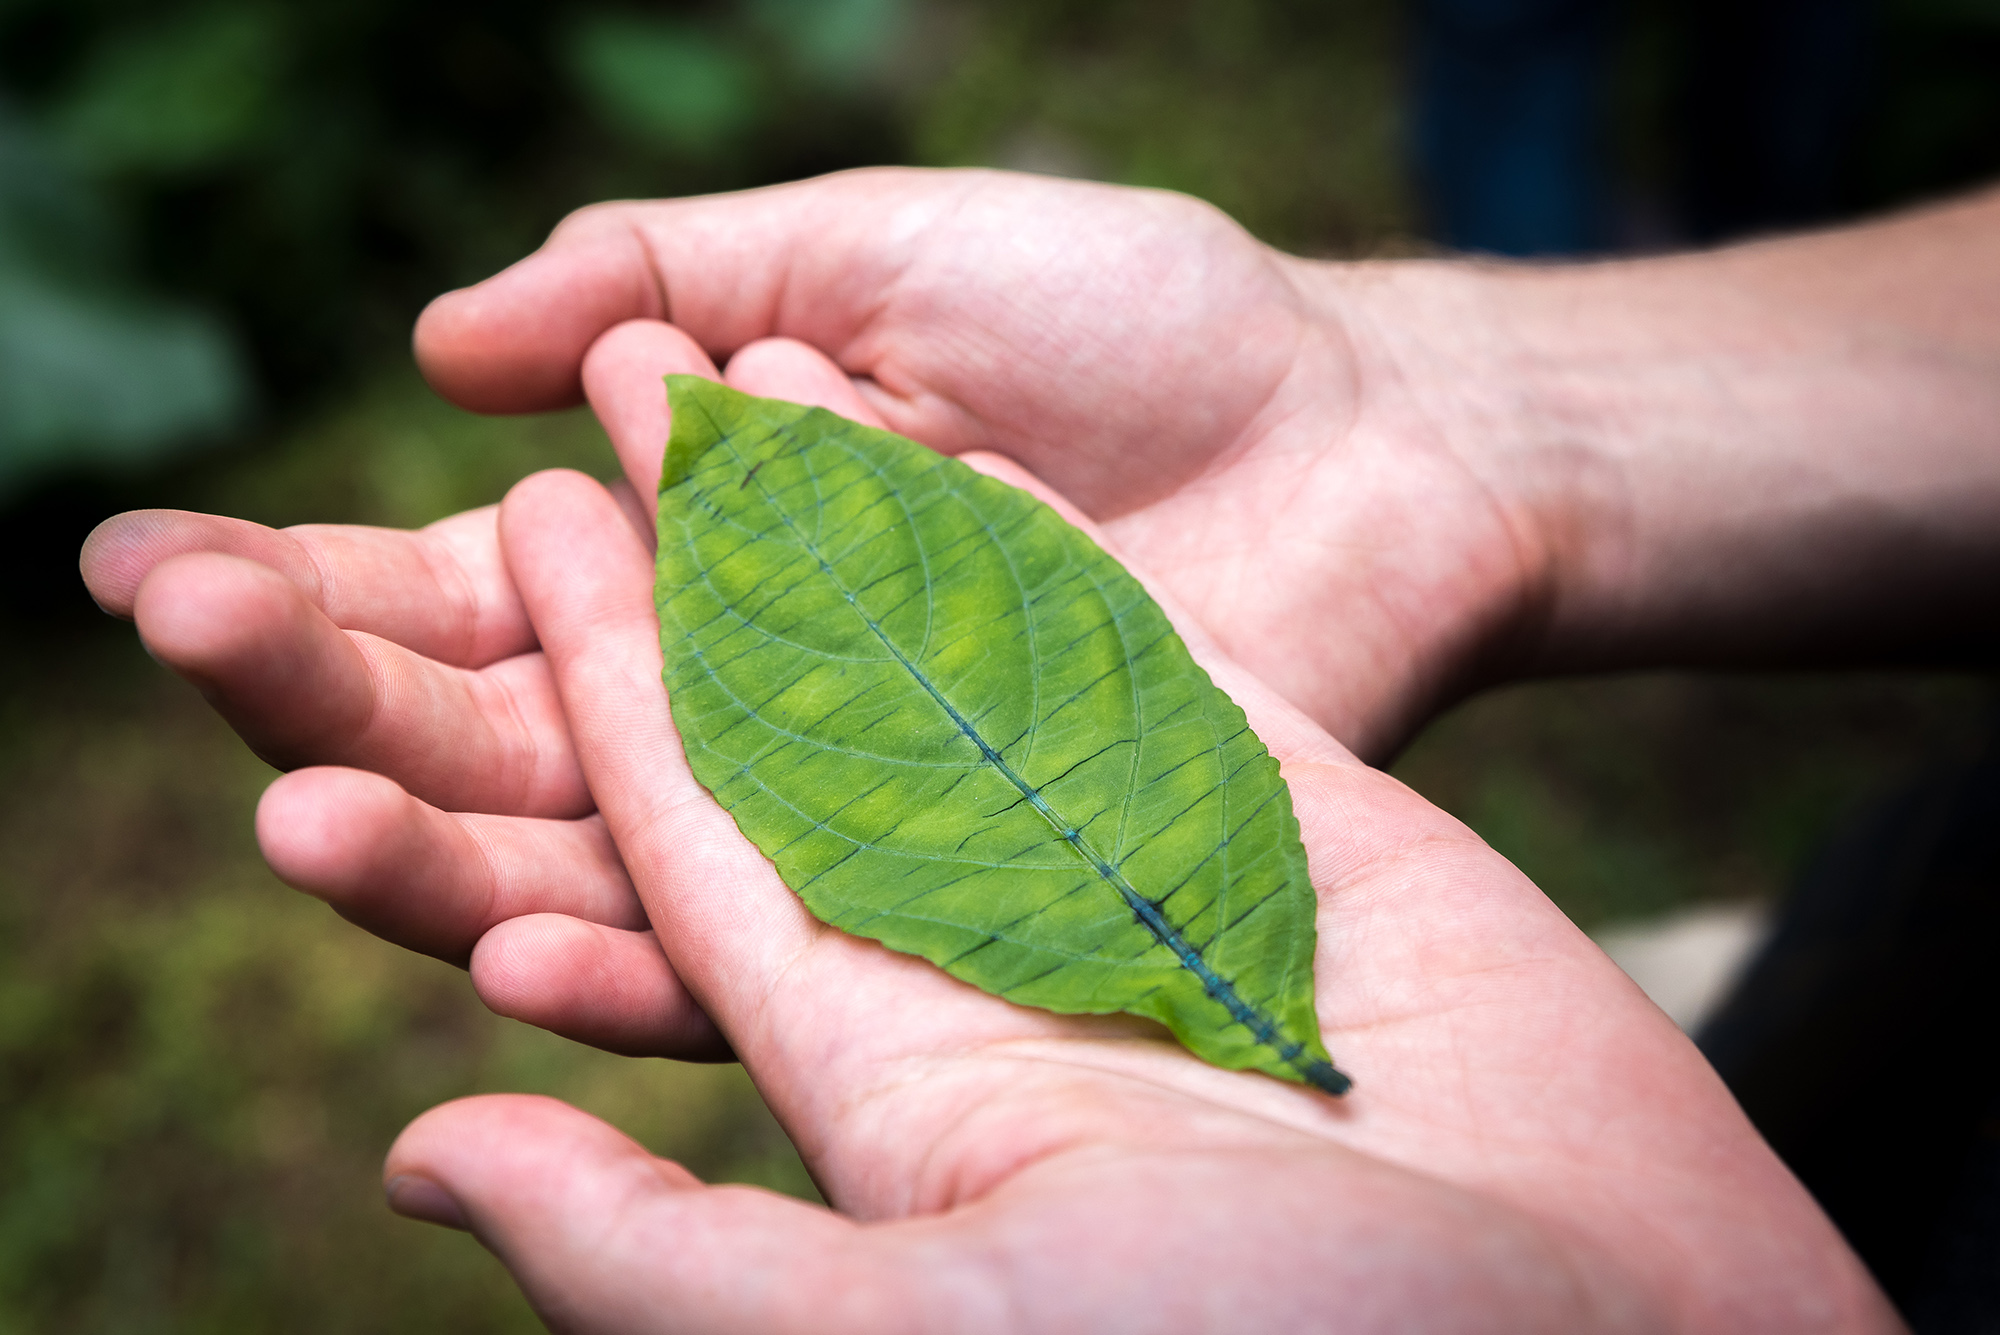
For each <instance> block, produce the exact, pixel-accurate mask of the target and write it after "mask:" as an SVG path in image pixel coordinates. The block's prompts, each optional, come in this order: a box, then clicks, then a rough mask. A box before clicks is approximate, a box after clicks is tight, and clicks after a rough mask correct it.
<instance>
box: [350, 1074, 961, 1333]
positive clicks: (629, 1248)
mask: <svg viewBox="0 0 2000 1335" xmlns="http://www.w3.org/2000/svg"><path fill="white" fill-rule="evenodd" d="M383 1177H384V1181H385V1185H386V1188H387V1191H388V1195H389V1207H390V1208H391V1209H392V1210H395V1211H396V1212H397V1213H399V1214H404V1215H408V1216H411V1217H413V1218H419V1219H426V1220H429V1221H430V1222H432V1223H442V1224H449V1225H454V1226H458V1227H464V1228H467V1229H469V1230H470V1231H471V1232H472V1233H473V1234H474V1235H476V1236H477V1237H478V1238H479V1240H480V1241H481V1242H483V1243H484V1244H485V1245H486V1246H487V1247H488V1248H489V1249H490V1250H491V1251H492V1252H493V1253H494V1254H495V1255H496V1256H498V1257H499V1258H500V1260H501V1261H502V1262H503V1263H504V1264H505V1265H506V1266H507V1268H508V1270H510V1271H511V1272H512V1273H513V1275H514V1278H515V1280H516V1281H517V1282H518V1283H519V1284H520V1285H521V1289H522V1291H523V1292H524V1293H525V1294H526V1295H527V1297H528V1301H529V1302H530V1303H532V1304H533V1305H534V1308H535V1310H536V1311H537V1312H538V1313H539V1314H540V1315H541V1317H542V1319H543V1320H544V1321H546V1322H547V1323H548V1325H549V1327H550V1328H551V1329H552V1330H557V1331H566V1332H585V1331H588V1332H598V1331H621V1332H622V1331H674V1332H711V1331H713V1332H722V1331H771V1332H779V1333H782V1332H788V1331H834V1332H837V1331H848V1330H852V1331H867V1332H879V1331H894V1330H899V1329H922V1328H926V1327H929V1326H931V1322H930V1321H929V1320H927V1319H926V1318H925V1317H924V1316H923V1314H922V1313H921V1311H920V1310H919V1306H918V1305H919V1303H920V1302H921V1300H922V1294H923V1292H924V1290H925V1289H926V1288H928V1287H929V1285H928V1284H927V1283H926V1282H925V1280H924V1277H923V1275H922V1274H921V1273H920V1272H919V1269H918V1267H916V1266H915V1265H912V1264H908V1263H906V1262H904V1261H900V1260H898V1259H896V1254H897V1253H905V1252H907V1251H908V1248H906V1247H899V1246H894V1245H893V1244H889V1245H885V1241H884V1240H883V1239H882V1238H880V1237H879V1236H876V1235H874V1234H872V1233H871V1232H870V1231H869V1230H867V1229H864V1228H863V1226H861V1225H857V1224H855V1223H853V1222H852V1221H849V1220H847V1219H843V1218H842V1217H840V1216H839V1215H836V1214H834V1213H832V1212H831V1211H829V1210H826V1209H824V1208H821V1207H819V1206H813V1205H807V1204H805V1203H804V1202H802V1201H796V1200H791V1199H789V1198H786V1197H783V1196H779V1195H776V1194H774V1193H772V1192H769V1191H765V1190H762V1189H761V1188H756V1187H742V1186H720V1187H711V1186H705V1185H703V1184H702V1183H701V1182H699V1181H697V1180H696V1179H695V1177H694V1175H693V1174H691V1173H689V1172H688V1171H687V1170H686V1169H685V1168H682V1167H681V1166H680V1165H678V1164H675V1163H672V1162H670V1161H668V1160H665V1159H659V1158H655V1157H654V1156H652V1155H651V1154H648V1153H647V1152H646V1151H645V1149H644V1148H642V1147H641V1146H639V1145H638V1144H636V1143H635V1142H634V1141H632V1140H631V1139H630V1138H629V1137H627V1136H625V1135H623V1134H622V1133H620V1132H618V1131H616V1130H614V1129H613V1128H611V1127H609V1126H607V1125H605V1124H604V1123H603V1122H600V1121H598V1120H597V1119H596V1118H594V1117H591V1116H589V1115H587V1114H585V1113H582V1112H579V1111H577V1110H576V1109H574V1108H571V1107H569V1106H568V1105H567V1104H564V1103H559V1102H557V1101H556V1100H554V1099H547V1098H538V1097H532V1096H528V1095H516V1094H499V1095H487V1096H484V1097H479V1098H469V1099H461V1100H458V1101H457V1102H454V1103H447V1104H445V1105H444V1106H442V1107H439V1108H433V1109H432V1110H431V1111H429V1112H427V1113H425V1114H424V1115H423V1116H422V1117H419V1118H418V1119H417V1120H416V1121H415V1122H413V1123H411V1124H410V1126H409V1127H408V1128H407V1129H405V1130H404V1132H403V1134H402V1135H401V1136H399V1137H398V1138H397V1140H396V1143H395V1145H394V1146H393V1147H392V1148H391V1149H390V1151H389V1158H388V1162H387V1164H386V1165H385V1166H384V1169H383ZM890 1227H895V1226H890Z"/></svg>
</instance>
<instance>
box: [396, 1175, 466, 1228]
mask: <svg viewBox="0 0 2000 1335" xmlns="http://www.w3.org/2000/svg"><path fill="white" fill-rule="evenodd" d="M387 1190H388V1193H389V1208H390V1209H391V1210H394V1211H395V1212H396V1213H397V1214H399V1215H402V1216H403V1217H404V1218H405V1219H421V1220H423V1221H424V1222H425V1223H428V1224H443V1225H444V1226H445V1227H446V1228H462V1229H466V1230H468V1231H470V1225H468V1224H467V1223H466V1222H465V1211H463V1210H461V1209H459V1208H458V1202H457V1201H456V1200H454V1199H453V1198H452V1195H451V1193H450V1192H448V1191H446V1190H445V1189H444V1188H443V1187H441V1186H439V1185H438V1184H437V1183H435V1182H433V1181H431V1180H430V1179H429V1178H427V1177H418V1176H417V1175H416V1174H415V1173H398V1174H397V1175H396V1176H394V1177H392V1178H390V1179H389V1185H388V1188H387Z"/></svg>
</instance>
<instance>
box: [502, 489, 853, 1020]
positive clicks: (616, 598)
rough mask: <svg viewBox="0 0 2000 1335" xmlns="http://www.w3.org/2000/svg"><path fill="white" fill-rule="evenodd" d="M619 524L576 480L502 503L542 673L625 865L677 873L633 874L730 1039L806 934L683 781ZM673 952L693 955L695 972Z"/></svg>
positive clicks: (720, 820)
mask: <svg viewBox="0 0 2000 1335" xmlns="http://www.w3.org/2000/svg"><path fill="white" fill-rule="evenodd" d="M616 513H617V511H616V502H615V501H614V500H613V499H612V498H611V496H610V495H609V493H607V492H606V491H605V489H604V488H603V487H601V486H599V485H598V484H597V483H596V482H594V481H592V480H591V479H589V478H587V477H585V476H583V475H582V474H580V473H570V472H563V471H557V472H550V473H540V474H537V475H536V476H534V477H531V478H529V479H527V480H526V481H524V482H521V483H518V484H517V485H516V486H515V487H514V489H513V491H511V492H509V493H508V498H507V500H506V501H505V502H504V503H503V504H502V507H501V531H502V535H503V540H504V542H505V547H506V551H507V559H508V561H509V563H510V565H511V566H512V568H514V569H515V570H517V571H518V572H520V580H521V584H522V591H523V594H524V597H525V599H526V601H527V603H528V605H529V607H530V608H531V609H532V615H533V616H534V617H535V618H536V626H537V629H538V630H539V631H540V633H541V634H542V636H543V638H544V639H545V640H546V641H547V642H549V643H552V644H556V645H560V646H561V652H560V655H559V657H558V658H555V659H552V660H551V666H552V669H553V670H555V671H556V672H557V673H558V674H559V676H558V681H559V683H560V690H561V693H562V698H563V701H564V705H565V707H566V709H567V711H568V714H569V719H570V725H571V727H572V729H573V730H574V732H575V734H576V736H577V738H578V739H579V742H580V743H581V745H580V747H579V753H580V754H582V755H584V756H586V757H588V763H589V767H590V768H589V772H590V775H591V781H592V783H593V785H594V787H593V792H594V794H595V796H596V797H597V800H598V804H599V809H600V810H601V811H603V812H604V814H605V818H606V823H607V825H608V827H609V828H610V830H611V832H612V836H613V838H614V839H616V840H617V842H618V846H619V848H620V849H621V850H622V851H623V853H624V856H625V860H626V865H627V866H628V867H630V868H633V869H635V872H636V871H637V869H640V868H645V869H649V870H652V871H654V872H656V873H657V872H660V871H664V870H671V869H677V868H678V869H686V874H685V878H684V879H683V878H677V877H675V876H672V875H659V874H655V875H653V876H652V877H650V878H647V877H646V876H644V875H641V877H640V890H641V893H642V895H643V896H644V897H645V901H646V906H647V910H648V914H649V916H650V917H651V919H652V921H653V924H654V926H655V927H656V928H657V929H659V930H660V931H661V932H662V934H663V939H664V940H665V941H667V942H668V943H669V951H670V955H671V957H672V958H673V960H674V964H675V967H676V970H677V971H678V972H679V973H680V974H681V976H682V978H683V979H684V980H686V981H687V982H688V984H689V986H690V988H691V989H692V990H693V991H694V993H695V995H696V996H697V997H698V998H699V999H700V1001H701V1002H702V1005H703V1007H704V1009H706V1010H707V1011H708V1013H709V1014H710V1015H713V1016H716V1017H717V1019H718V1020H719V1021H720V1022H721V1023H722V1028H723V1030H724V1032H725V1033H728V1034H730V1037H731V1039H732V1041H739V1036H738V1035H737V1034H736V1033H735V1032H733V1031H732V1029H731V1027H730V1023H729V1016H730V1015H731V1014H734V1013H740V1012H741V1011H744V1010H749V1009H754V1008H755V1006H756V1005H757V1004H758V1001H759V1000H760V999H761V997H762V995H763V993H762V982H763V980H764V979H766V978H768V977H769V976H770V974H771V972H772V971H775V970H776V969H777V968H779V967H780V961H782V960H783V959H785V958H787V957H789V956H792V955H795V954H796V953H797V952H798V951H800V950H802V949H803V948H804V947H805V946H806V945H807V944H808V943H809V942H810V941H811V939H812V938H813V936H814V935H815V932H816V927H815V925H814V923H813V920H812V918H811V916H810V915H809V914H807V912H806V911H805V908H804V906H803V905H801V904H800V903H799V902H798V901H797V899H796V898H795V897H793V896H792V895H791V894H790V893H789V892H786V891H784V890H783V887H782V885H781V884H780V883H778V882H777V881H776V879H775V875H774V873H773V872H772V870H771V867H770V864H769V863H768V862H766V861H765V860H764V859H763V858H762V857H761V856H760V855H758V854H757V853H756V851H755V850H754V849H753V848H752V847H751V846H750V845H749V844H748V843H747V842H746V841H745V840H744V839H743V837H742V835H741V834H740V833H739V832H738V831H737V829H736V826H735V824H734V822H732V821H731V820H730V818H729V816H728V814H727V813H726V812H724V811H723V810H722V809H721V808H720V807H718V806H717V805H716V804H715V802H714V800H713V799H712V798H710V796H709V794H708V790H707V789H705V788H703V787H702V786H701V784H700V783H699V782H698V781H697V780H696V779H695V777H694V775H693V773H692V772H691V771H690V770H689V769H688V766H687V757H686V753H685V752H684V751H683V749H682V747H681V742H680V736H679V733H678V732H677V731H676V730H675V728H674V724H673V718H672V715H671V714H670V712H669V711H668V708H667V699H666V692H665V690H664V689H662V687H661V684H660V673H661V666H662V663H661V656H660V643H659V623H658V619H657V614H656V612H655V611H654V608H653V592H652V587H653V563H652V558H651V557H650V556H648V555H647V553H646V550H645V548H644V547H643V545H641V543H640V542H639V540H638V538H637V536H636V535H634V534H633V533H632V531H631V529H630V528H629V527H628V526H626V525H625V524H623V523H619V522H615V516H616ZM774 887H775V889H776V893H774V892H773V891H774ZM690 932H691V933H692V936H691V937H690V936H688V935H687V933H690ZM684 941H686V942H689V943H690V944H697V945H698V949H699V956H698V957H694V961H693V962H694V964H695V966H696V967H695V968H694V969H693V970H692V971H690V967H689V965H690V960H688V959H683V958H682V946H683V942H684Z"/></svg>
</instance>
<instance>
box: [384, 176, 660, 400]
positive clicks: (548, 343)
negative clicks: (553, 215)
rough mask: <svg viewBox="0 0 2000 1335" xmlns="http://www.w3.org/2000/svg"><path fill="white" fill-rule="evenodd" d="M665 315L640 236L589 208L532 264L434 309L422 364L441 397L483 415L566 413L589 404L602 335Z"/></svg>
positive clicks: (422, 342)
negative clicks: (586, 361)
mask: <svg viewBox="0 0 2000 1335" xmlns="http://www.w3.org/2000/svg"><path fill="white" fill-rule="evenodd" d="M666 310H667V299H666V293H665V292H664V291H663V290H662V289H661V287H660V283H659V276H658V273H657V271H656V270H655V268H654V265H653V262H652V257H651V255H650V254H649V253H648V251H647V249H646V247H645V245H644V243H643V241H642V239H641V238H640V235H639V233H638V232H637V231H636V230H635V229H633V228H632V227H630V226H628V225H626V223H625V221H624V216H623V214H622V213H621V212H620V211H619V210H617V209H615V208H606V207H602V206H600V207H598V208H595V209H586V210H584V211H583V212H581V213H578V214H575V215H572V216H571V217H570V218H569V219H568V220H566V221H565V222H564V224H563V225H562V226H561V227H559V228H558V229H557V230H556V232H555V234H554V235H553V236H551V237H550V238H549V240H548V243H547V244H546V245H544V246H543V247H542V248H541V249H540V250H538V251H536V252H535V253H534V254H532V255H530V256H528V257H527V258H526V259H523V260H521V261H519V262H517V263H515V264H513V265H510V266H508V267H507V268H506V269H503V270H501V271H500V272H499V273H497V274H495V275H494V276H493V277H491V278H489V279H487V280H486V281H485V282H483V283H479V284H477V285H476V286H473V287H469V288H464V289H462V290H460V291H457V292H447V293H445V294H444V295H443V296H441V297H439V298H437V299H436V300H435V301H433V302H431V304H430V305H429V306H427V307H425V308H424V311H423V314H421V315H419V316H418V317H417V328H416V335H415V351H416V357H417V365H418V366H419V367H420V368H421V369H422V370H423V373H424V378H425V379H427V380H429V381H430V383H431V386H432V388H434V389H436V390H437V392H438V393H440V394H442V395H444V397H446V398H447V399H450V400H451V401H452V402H454V403H457V404H459V405H461V406H463V407H466V408H471V409H473V410H474V411H477V412H488V413H527V412H546V411H548V410H549V409H552V408H567V407H570V406H571V405H573V404H575V403H577V402H579V401H581V399H582V397H583V382H582V380H581V378H580V375H579V372H580V369H581V367H582V365H583V354H584V353H585V351H587V350H588V349H589V347H590V345H591V344H592V343H594V342H596V341H597V337H598V335H600V334H602V333H603V332H604V331H605V330H607V329H609V328H611V327H612V326H613V325H615V324H618V323H619V322H620V321H623V320H632V319H654V320H657V319H660V318H662V317H664V316H665V314H666Z"/></svg>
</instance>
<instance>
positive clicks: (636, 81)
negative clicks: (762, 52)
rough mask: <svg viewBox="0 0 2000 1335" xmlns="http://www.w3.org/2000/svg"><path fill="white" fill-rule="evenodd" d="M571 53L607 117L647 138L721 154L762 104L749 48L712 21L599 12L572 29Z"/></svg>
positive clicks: (696, 151)
mask: <svg viewBox="0 0 2000 1335" xmlns="http://www.w3.org/2000/svg"><path fill="white" fill-rule="evenodd" d="M570 60H571V64H572V67H573V69H574V71H575V74H576V77H577V79H578V81H579V82H580V83H581V84H582V86H583V88H584V90H585V91H586V92H587V93H588V94H589V95H590V97H591V100H592V102H593V104H594V105H595V106H596V107H597V108H598V110H599V113H600V114H601V115H602V116H603V118H604V119H605V120H606V121H607V122H608V123H610V124H611V125H614V126H616V127H617V128H618V129H620V130H622V131H625V132H626V133H629V134H632V135H635V136H636V137H638V139H639V140H640V141H641V142H642V143H645V144H648V145H652V146H663V147H666V148H669V149H672V150H675V151H677V152H681V153H685V154H688V155H690V156H695V157H706V156H708V155H710V154H715V153H720V152H723V151H725V150H726V149H727V148H728V147H729V146H730V145H731V144H732V143H733V142H735V141H736V140H737V139H739V138H740V136H741V135H742V134H743V132H744V131H745V130H747V129H749V127H750V126H751V125H752V124H753V123H754V122H755V121H756V119H757V117H758V116H759V114H760V113H761V112H762V111H763V107H762V105H761V98H760V96H759V89H758V86H757V85H758V77H757V76H758V71H757V68H756V66H755V63H754V61H753V60H752V58H751V56H750V53H749V52H748V51H747V50H746V49H745V48H744V46H743V44H742V43H741V41H740V39H737V38H735V35H734V34H726V33H724V32H723V31H720V30H718V29H717V28H716V27H715V26H714V25H697V24H694V23H691V22H687V21H678V22H677V21H673V20H670V19H664V18H645V17H640V16H637V15H631V14H594V15H590V16H588V17H586V18H584V19H583V20H582V21H581V22H579V23H578V25H577V27H576V29H575V31H574V33H573V34H572V35H571V38H570Z"/></svg>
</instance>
